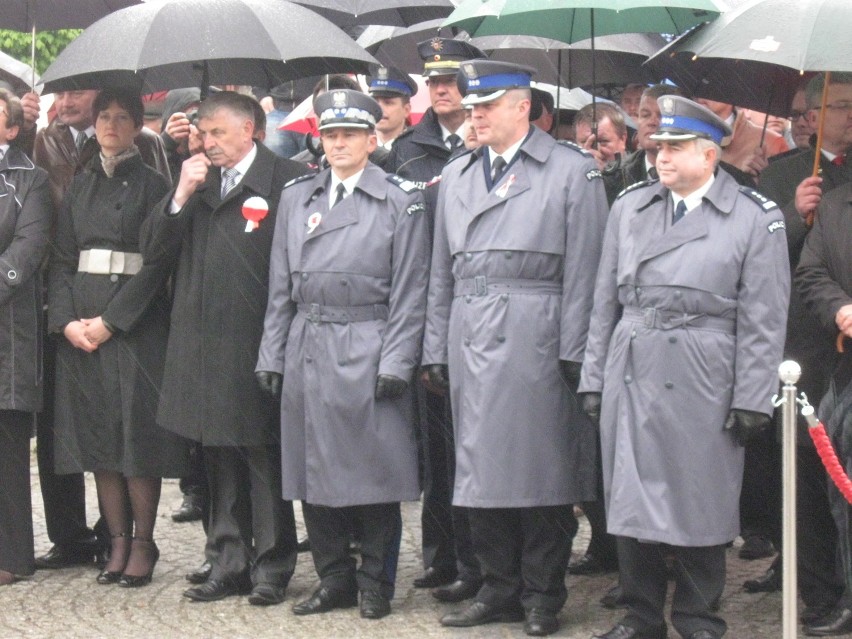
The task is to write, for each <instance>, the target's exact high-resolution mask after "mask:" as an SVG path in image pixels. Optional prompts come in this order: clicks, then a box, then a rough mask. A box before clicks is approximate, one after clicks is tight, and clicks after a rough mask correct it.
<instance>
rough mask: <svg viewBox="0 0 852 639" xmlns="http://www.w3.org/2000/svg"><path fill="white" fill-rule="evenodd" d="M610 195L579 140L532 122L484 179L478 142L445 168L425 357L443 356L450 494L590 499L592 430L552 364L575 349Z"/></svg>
mask: <svg viewBox="0 0 852 639" xmlns="http://www.w3.org/2000/svg"><path fill="white" fill-rule="evenodd" d="M606 216H607V206H606V198H605V195H604V188H603V182H602V180H601V179H600V172H598V171H597V170H596V169H595V166H594V163H593V161H592V159H591V158H590V157H589V156H588V155H587V154H585V152H583V151H582V150H580V149H579V147H574V146H567V145H564V144H560V143H557V142H556V141H554V140H553V139H552V138H550V137H549V136H548V135H546V134H544V133H542V132H541V131H539V130H537V129H533V131H532V133H531V135H530V137H529V138H528V139H527V140H525V141H524V143H523V144H522V146H521V148H520V150H519V151H518V154H517V156H516V158H515V160H514V161H513V162H512V164H511V165H510V166H509V167H508V168H507V169H506V171H505V172H504V173H503V177H502V179H501V180H500V182H499V183H498V184H497V185H496V186H495V187H494V188H493V189H491V191H490V192H489V191H488V187H487V184H486V178H485V173H484V170H483V160H482V150H477V151H474V152H473V153H470V154H467V155H463V156H461V157H460V158H458V159H456V160H454V161H452V162H450V163H449V164H448V165H447V166H446V168H445V169H444V172H443V177H442V180H441V186H440V191H439V194H438V205H437V211H436V220H435V240H434V249H433V254H432V270H431V278H430V283H429V304H428V310H427V320H426V334H425V337H424V344H423V351H424V353H423V363H424V364H427V365H428V364H443V363H448V364H449V372H450V393H451V400H452V401H451V403H452V407H453V421H454V423H455V426H454V428H455V441H456V479H455V488H454V493H453V503H454V504H455V505H457V506H469V507H475V508H518V507H531V506H553V505H559V504H568V503H574V502H578V501H586V500H590V499H594V496H595V482H594V476H595V472H594V471H595V433H594V431H593V429H592V426H591V424H590V423H589V422H588V420H586V419H585V417H583V416H581V415H580V414H579V412H578V407H577V402H576V399H575V397H574V395H573V394H572V393H571V392H570V391H569V390H568V389H567V388H566V386H565V384H564V383H563V382H562V379H561V377H560V374H559V360H570V361H575V362H580V361H582V359H583V351H584V348H585V341H586V333H587V329H588V322H589V314H590V312H591V309H592V293H593V288H594V279H595V273H596V269H597V263H598V258H599V255H600V248H601V242H602V239H603V230H604V227H605V224H606Z"/></svg>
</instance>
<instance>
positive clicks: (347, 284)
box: [340, 280, 349, 286]
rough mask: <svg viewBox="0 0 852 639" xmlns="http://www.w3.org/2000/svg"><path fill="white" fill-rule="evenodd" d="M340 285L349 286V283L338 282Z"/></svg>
mask: <svg viewBox="0 0 852 639" xmlns="http://www.w3.org/2000/svg"><path fill="white" fill-rule="evenodd" d="M340 285H341V286H349V282H347V281H346V280H340Z"/></svg>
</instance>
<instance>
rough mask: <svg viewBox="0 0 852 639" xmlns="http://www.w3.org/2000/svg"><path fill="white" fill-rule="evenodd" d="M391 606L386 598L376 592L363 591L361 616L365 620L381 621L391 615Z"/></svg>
mask: <svg viewBox="0 0 852 639" xmlns="http://www.w3.org/2000/svg"><path fill="white" fill-rule="evenodd" d="M390 611H391V605H390V601H388V600H387V598H386V597H382V596H381V595H380V594H379V593H377V592H376V591H375V590H362V591H361V616H362V617H363V618H364V619H381V618H382V617H387V616H388V615H389V614H390Z"/></svg>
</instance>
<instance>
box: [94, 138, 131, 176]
mask: <svg viewBox="0 0 852 639" xmlns="http://www.w3.org/2000/svg"><path fill="white" fill-rule="evenodd" d="M136 155H139V149H138V147H137V146H136V145H135V144H131V145H130V148H128V149H125V150H124V151H122V152H121V153H119V154H118V155H113V156H112V157H107V156H106V155H104V152H103V151H101V166H103V167H104V173H106V175H107V177H112V176H113V175H114V174H115V169H116V168H117V167H118V165H119V164H121V163H122V162H124V161H125V160H129V159H130V158H132V157H134V156H136Z"/></svg>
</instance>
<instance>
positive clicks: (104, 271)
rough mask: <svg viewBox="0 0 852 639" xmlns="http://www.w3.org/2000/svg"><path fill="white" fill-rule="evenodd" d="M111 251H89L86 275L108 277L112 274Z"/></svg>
mask: <svg viewBox="0 0 852 639" xmlns="http://www.w3.org/2000/svg"><path fill="white" fill-rule="evenodd" d="M111 267H112V251H111V250H110V249H89V265H88V268H87V269H86V270H87V272H88V273H94V274H95V275H109V274H110V273H111V272H112V268H111Z"/></svg>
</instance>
